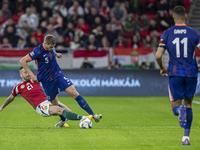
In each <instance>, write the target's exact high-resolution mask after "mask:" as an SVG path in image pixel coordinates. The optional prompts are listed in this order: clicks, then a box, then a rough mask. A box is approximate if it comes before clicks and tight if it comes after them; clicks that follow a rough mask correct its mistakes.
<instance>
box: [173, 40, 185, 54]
mask: <svg viewBox="0 0 200 150" xmlns="http://www.w3.org/2000/svg"><path fill="white" fill-rule="evenodd" d="M172 43H173V44H176V57H177V58H179V57H180V43H181V44H183V55H184V57H185V58H187V44H188V38H183V39H182V40H181V42H180V38H175V39H174V40H173V41H172Z"/></svg>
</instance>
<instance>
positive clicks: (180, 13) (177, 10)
mask: <svg viewBox="0 0 200 150" xmlns="http://www.w3.org/2000/svg"><path fill="white" fill-rule="evenodd" d="M173 12H174V13H175V14H176V15H178V16H181V17H183V16H185V14H186V10H185V8H184V7H183V6H176V7H175V8H174V9H173Z"/></svg>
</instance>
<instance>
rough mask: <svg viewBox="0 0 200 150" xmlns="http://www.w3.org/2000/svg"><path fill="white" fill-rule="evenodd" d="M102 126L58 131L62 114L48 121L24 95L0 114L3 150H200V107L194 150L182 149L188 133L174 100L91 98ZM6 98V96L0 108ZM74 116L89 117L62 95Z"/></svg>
mask: <svg viewBox="0 0 200 150" xmlns="http://www.w3.org/2000/svg"><path fill="white" fill-rule="evenodd" d="M85 99H86V100H87V102H88V103H89V105H90V106H91V107H92V109H93V110H94V111H95V112H96V113H102V114H103V118H102V120H101V122H100V123H95V122H94V121H93V127H92V129H80V128H79V125H78V124H79V121H68V124H69V126H70V127H69V128H55V127H54V125H55V124H56V123H57V122H58V121H59V117H58V116H54V117H46V118H45V117H42V116H40V115H39V114H37V113H36V112H35V111H34V109H33V108H32V107H31V106H30V105H29V104H28V103H27V102H26V101H25V100H24V99H23V98H21V97H16V98H15V100H14V101H13V102H12V103H11V104H9V105H8V106H7V107H6V108H5V109H4V110H3V111H2V112H0V150H64V149H66V150H70V149H81V150H83V149H84V150H88V149H90V150H116V149H120V150H168V149H169V150H179V149H180V150H185V149H189V150H194V149H197V150H199V149H200V115H199V114H200V105H198V104H193V114H194V115H193V123H192V129H191V134H190V142H191V145H190V146H182V144H181V139H182V136H183V129H182V128H180V127H179V124H178V119H177V117H175V116H173V114H172V111H171V106H170V102H169V101H168V97H85ZM4 100H5V97H0V105H2V104H3V102H4ZM59 100H60V101H61V102H63V103H64V104H66V105H67V106H68V107H69V108H71V109H72V111H73V112H75V113H78V114H80V115H87V113H86V112H84V111H83V110H82V109H81V108H80V107H79V106H78V104H77V103H76V101H75V100H73V99H72V98H70V97H59ZM194 100H195V101H199V102H200V97H195V98H194Z"/></svg>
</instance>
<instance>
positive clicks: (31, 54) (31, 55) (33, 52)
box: [27, 48, 42, 61]
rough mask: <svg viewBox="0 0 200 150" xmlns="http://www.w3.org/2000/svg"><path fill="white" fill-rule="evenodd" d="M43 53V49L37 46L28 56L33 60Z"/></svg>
mask: <svg viewBox="0 0 200 150" xmlns="http://www.w3.org/2000/svg"><path fill="white" fill-rule="evenodd" d="M41 53H42V52H41V50H39V49H38V48H35V49H34V50H33V51H32V52H30V53H29V54H27V56H28V58H29V59H30V61H32V60H35V59H36V58H38V57H39V56H40V55H41Z"/></svg>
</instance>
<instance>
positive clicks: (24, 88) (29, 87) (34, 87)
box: [12, 81, 47, 109]
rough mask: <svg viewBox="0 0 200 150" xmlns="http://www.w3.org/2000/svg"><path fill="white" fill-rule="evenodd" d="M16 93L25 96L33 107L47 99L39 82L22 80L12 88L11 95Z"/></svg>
mask: <svg viewBox="0 0 200 150" xmlns="http://www.w3.org/2000/svg"><path fill="white" fill-rule="evenodd" d="M18 94H20V95H21V96H22V97H23V98H25V99H26V101H27V102H28V103H29V104H31V105H32V106H33V108H34V109H36V107H37V105H38V104H40V103H41V102H43V101H45V100H47V98H46V96H45V94H44V92H43V90H42V88H41V86H40V83H39V82H34V83H32V82H31V81H28V82H26V81H23V82H21V83H19V84H17V85H16V86H15V87H14V88H13V90H12V95H13V96H17V95H18Z"/></svg>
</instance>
